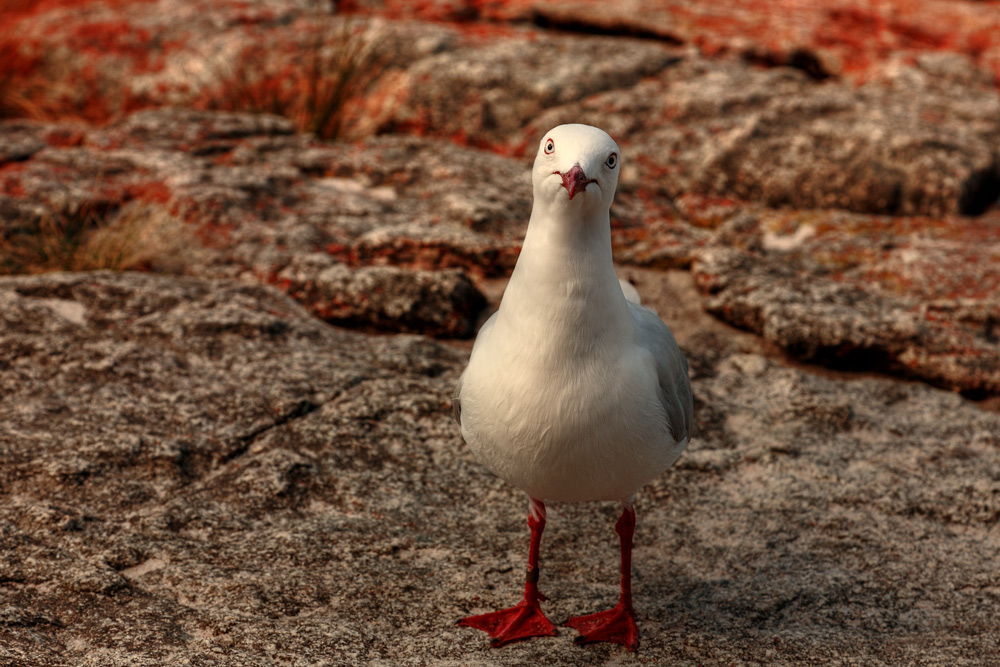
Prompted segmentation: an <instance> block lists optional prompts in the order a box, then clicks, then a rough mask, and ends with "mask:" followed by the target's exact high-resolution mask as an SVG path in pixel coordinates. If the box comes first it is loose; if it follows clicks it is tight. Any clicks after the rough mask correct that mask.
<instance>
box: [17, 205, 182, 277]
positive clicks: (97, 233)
mask: <svg viewBox="0 0 1000 667" xmlns="http://www.w3.org/2000/svg"><path fill="white" fill-rule="evenodd" d="M190 247H192V238H191V235H190V234H189V233H188V231H187V229H186V228H185V226H184V223H183V222H182V221H181V220H179V219H177V218H176V217H175V216H174V215H173V214H171V213H170V211H169V210H168V209H167V208H165V207H163V206H161V205H158V204H151V203H147V202H135V203H133V204H130V205H128V206H126V207H125V208H123V209H121V210H120V211H119V212H118V213H117V214H115V215H113V216H109V217H104V216H101V215H99V214H96V213H94V212H93V211H87V210H82V211H78V212H76V213H60V214H50V215H47V216H45V217H44V218H43V219H42V220H41V221H39V224H38V228H37V229H36V230H32V231H17V232H14V233H12V234H11V235H10V236H8V237H7V238H4V239H0V274H4V275H11V274H24V273H31V274H36V273H47V272H50V271H98V270H111V271H130V270H138V271H155V272H161V273H183V272H184V270H185V267H186V266H187V264H188V263H189V261H188V260H189V257H188V252H189V250H188V249H189V248H190Z"/></svg>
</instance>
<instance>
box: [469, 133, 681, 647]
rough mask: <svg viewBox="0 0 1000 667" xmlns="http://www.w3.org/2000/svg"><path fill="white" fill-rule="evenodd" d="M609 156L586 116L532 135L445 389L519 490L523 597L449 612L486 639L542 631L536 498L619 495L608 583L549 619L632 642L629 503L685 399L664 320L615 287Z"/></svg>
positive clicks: (603, 638)
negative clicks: (590, 604)
mask: <svg viewBox="0 0 1000 667" xmlns="http://www.w3.org/2000/svg"><path fill="white" fill-rule="evenodd" d="M620 167H621V165H620V151H619V148H618V145H617V144H616V143H615V142H614V140H613V139H612V138H611V137H610V136H609V135H608V134H607V133H605V132H604V131H603V130H600V129H598V128H596V127H590V126H587V125H560V126H559V127H556V128H554V129H552V130H551V131H549V132H548V133H546V134H545V135H544V138H543V139H542V141H541V143H540V144H539V147H538V154H537V156H536V157H535V163H534V167H533V171H532V184H533V189H534V204H533V206H532V211H531V218H530V220H529V223H528V229H527V232H526V234H525V237H524V244H523V246H522V250H521V254H520V256H519V257H518V260H517V265H516V266H515V268H514V272H513V274H512V275H511V279H510V283H509V284H508V286H507V289H506V291H505V292H504V295H503V299H502V301H501V303H500V308H499V310H498V311H497V312H496V313H495V314H494V315H493V316H492V317H491V318H490V319H489V320H487V322H486V323H485V324H484V325H483V327H482V329H481V330H480V332H479V335H478V336H477V338H476V342H475V345H474V346H473V348H472V355H471V357H470V359H469V365H468V367H467V368H466V369H465V371H464V373H463V374H462V377H461V378H460V379H459V382H458V386H457V387H456V389H455V395H454V413H455V417H456V419H457V420H458V422H459V424H460V425H461V428H462V436H463V437H464V438H465V441H466V442H467V443H468V445H469V447H470V448H471V450H472V452H473V453H474V454H475V456H476V458H477V459H478V460H479V461H480V462H482V463H483V464H484V465H485V466H486V467H487V468H489V469H490V470H492V471H493V472H494V473H496V474H497V475H499V476H500V477H501V478H503V479H504V480H506V481H507V482H509V483H510V484H513V485H514V486H517V487H518V488H520V489H522V490H523V491H524V492H525V493H526V494H527V495H528V499H529V510H528V526H529V528H530V529H531V542H530V547H529V551H528V572H527V577H526V580H525V585H524V597H523V599H522V600H521V601H520V602H519V603H518V604H517V605H515V606H513V607H511V608H509V609H501V610H499V611H494V612H490V613H487V614H481V615H477V616H469V617H468V618H464V619H462V620H461V621H459V624H460V625H463V626H467V627H471V628H477V629H480V630H483V631H485V632H487V633H489V635H490V637H491V639H492V644H493V645H494V646H502V645H504V644H507V643H509V642H513V641H517V640H521V639H527V638H529V637H536V636H544V635H554V634H556V628H555V626H554V625H553V624H552V622H551V621H550V620H549V619H548V618H547V617H546V616H545V614H544V612H542V609H541V606H540V604H539V603H540V602H541V601H544V600H545V599H546V598H545V596H544V595H543V594H542V593H541V592H539V590H538V574H539V569H538V551H539V544H540V542H541V537H542V531H543V530H544V528H545V503H546V502H548V501H586V500H617V501H620V502H621V504H622V514H621V518H620V519H619V520H618V522H617V523H616V524H615V531H616V532H617V533H618V536H619V539H620V542H621V597H620V598H619V600H618V603H617V604H616V605H615V606H614V607H613V608H611V609H608V610H605V611H599V612H597V613H594V614H589V615H586V616H577V617H574V618H570V619H569V620H567V621H566V622H565V623H564V624H563V625H566V626H569V627H571V628H574V629H576V630H577V631H578V632H579V636H578V637H577V638H576V642H577V643H590V642H615V643H618V644H622V645H624V646H626V647H628V648H629V649H630V650H635V649H636V648H637V647H638V645H639V632H638V628H637V627H636V623H635V612H634V611H633V608H632V591H631V570H632V566H631V562H632V536H633V532H634V529H635V510H634V509H633V505H632V503H633V500H634V498H635V495H636V493H637V492H638V491H639V489H641V488H642V487H643V486H644V485H645V484H647V483H648V482H650V481H651V480H653V479H654V478H656V477H657V476H658V475H660V474H661V473H662V472H663V471H665V470H666V469H667V468H669V467H670V466H671V465H673V463H674V461H676V460H677V458H678V457H679V456H680V453H681V451H682V450H683V449H684V447H685V446H686V445H687V442H688V439H689V438H690V435H691V427H692V421H693V405H692V397H691V384H690V381H689V379H688V365H687V360H686V359H685V358H684V355H683V353H682V352H681V351H680V349H679V348H678V346H677V342H676V341H675V340H674V336H673V334H672V333H671V332H670V329H669V328H667V325H666V324H664V323H663V321H662V320H661V319H660V318H659V317H658V316H657V315H656V314H654V313H653V312H652V311H650V310H648V309H647V308H644V307H643V306H641V305H640V304H639V303H638V299H637V298H636V297H635V294H634V290H631V289H628V290H627V291H629V293H630V296H629V297H628V298H626V295H625V290H626V288H623V285H622V284H621V283H620V282H619V280H618V277H617V276H616V274H615V270H614V265H613V263H612V258H611V216H610V209H611V203H612V201H613V200H614V195H615V188H616V187H617V184H618V173H619V170H620ZM628 287H629V288H630V287H631V286H628Z"/></svg>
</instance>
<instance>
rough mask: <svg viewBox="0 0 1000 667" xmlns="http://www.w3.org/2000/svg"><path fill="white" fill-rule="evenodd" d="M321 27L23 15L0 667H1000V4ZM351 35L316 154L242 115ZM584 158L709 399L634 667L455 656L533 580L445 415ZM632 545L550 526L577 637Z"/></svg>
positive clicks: (602, 520)
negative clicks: (569, 150) (350, 71)
mask: <svg viewBox="0 0 1000 667" xmlns="http://www.w3.org/2000/svg"><path fill="white" fill-rule="evenodd" d="M335 4H336V3H335ZM339 5H340V13H339V14H335V15H329V16H328V15H326V14H325V12H328V11H329V9H330V8H329V7H328V6H326V5H325V3H324V5H323V6H322V7H318V6H317V5H315V4H312V3H308V2H290V1H289V2H267V3H263V2H260V3H256V2H251V3H247V2H226V1H225V0H201V1H199V0H191V1H187V2H181V1H180V0H139V1H128V0H116V1H113V2H112V1H109V2H78V3H66V2H62V3H56V2H42V3H10V5H9V7H7V8H6V9H5V10H3V11H6V15H5V16H4V17H3V18H4V19H5V21H4V26H5V29H3V30H0V56H4V57H5V59H6V60H5V62H7V63H10V64H9V65H8V66H7V68H6V70H4V71H3V72H0V114H3V115H6V116H8V117H9V118H8V119H7V120H2V121H0V235H2V236H0V239H2V244H0V260H2V266H0V269H2V270H3V273H8V274H13V275H9V276H6V277H0V540H2V548H0V664H11V665H132V664H138V665H162V664H174V663H178V664H193V665H215V664H218V665H230V664H234V665H235V664H244V665H319V664H330V665H341V664H344V665H348V664H454V665H487V664H503V665H505V664H510V665H514V664H528V663H531V664H534V663H541V664H560V665H561V664H566V665H571V664H609V665H618V664H647V663H651V664H659V663H664V664H666V663H671V664H691V665H709V664H769V665H770V664H788V665H801V664H866V665H867V664H886V665H900V664H927V665H931V664H948V665H981V664H982V665H986V664H992V663H994V662H995V660H996V655H998V654H1000V621H997V613H996V610H997V608H998V606H1000V587H998V586H997V580H998V575H1000V571H998V569H997V568H998V566H997V563H998V562H1000V559H998V556H1000V528H998V525H1000V398H998V397H1000V297H998V289H1000V206H998V204H997V200H998V198H1000V94H998V90H1000V87H998V80H997V75H998V73H1000V41H998V40H997V35H998V34H1000V4H998V3H997V2H996V1H991V0H980V1H974V0H958V1H954V2H953V1H947V2H946V1H945V0H923V1H921V2H904V1H903V0H879V1H878V2H863V3H862V2H854V1H851V0H841V1H838V2H829V3H802V2H791V1H787V2H771V3H753V2H748V3H740V7H739V8H738V9H735V8H732V7H731V6H730V3H724V2H716V1H714V0H705V1H704V2H699V3H687V2H679V1H676V0H656V1H655V2H649V3H637V2H632V3H627V2H626V3H600V2H589V1H585V0H576V1H573V2H560V3H549V2H544V1H542V0H518V1H516V2H513V1H512V2H506V3H499V2H498V3H473V2H456V1H454V0H438V1H434V2H423V3H408V2H407V3H404V2H395V1H393V0H381V1H378V0H372V1H370V2H369V1H364V2H352V3H339ZM320 10H322V13H321V11H320ZM11 26H13V27H11ZM991 26H994V27H991ZM994 28H995V29H994ZM330 34H333V35H338V36H339V37H338V39H339V40H341V42H343V41H344V40H348V42H349V43H351V44H356V46H357V48H358V49H359V51H358V53H360V54H361V55H359V56H358V58H359V59H358V60H357V61H356V62H358V63H362V64H361V65H359V66H358V67H359V68H360V70H361V71H360V73H358V74H357V75H356V76H355V77H354V78H353V79H352V81H351V85H350V86H346V84H345V87H346V89H347V90H348V92H347V93H345V99H344V106H343V108H342V111H341V112H340V115H338V116H337V117H336V122H335V123H333V124H332V125H323V127H322V128H317V127H312V129H313V130H315V131H316V132H319V133H320V134H321V135H324V137H317V136H315V135H314V134H311V133H310V132H309V131H308V130H309V129H310V128H309V127H308V126H307V125H304V122H305V121H304V120H303V118H304V117H303V116H302V115H301V114H300V113H299V112H300V111H301V109H302V107H295V106H294V105H293V107H291V108H292V111H288V109H289V108H290V107H283V108H282V109H274V110H278V111H283V112H285V116H284V117H283V116H281V115H276V114H263V115H261V114H250V113H246V112H243V111H239V110H238V109H239V108H240V104H244V105H245V103H247V100H250V101H252V100H254V99H259V97H255V96H259V95H260V94H262V93H261V92H260V91H261V90H262V89H264V88H266V87H267V86H271V85H278V84H275V83H274V82H273V81H269V82H262V81H261V80H256V79H252V78H251V79H246V78H245V77H247V76H248V75H247V74H246V73H245V72H246V71H247V70H246V69H245V67H247V63H250V64H252V65H253V67H254V68H256V69H257V70H259V71H263V72H265V73H269V74H268V76H270V75H271V74H274V76H275V77H276V79H275V81H292V82H293V83H295V82H297V81H300V80H299V79H295V77H296V76H300V77H301V76H302V72H303V71H304V70H308V69H309V68H308V67H306V66H304V65H303V64H302V61H303V59H305V60H306V61H307V64H308V58H307V57H305V56H302V54H303V53H306V54H309V53H312V51H310V49H314V48H316V46H315V45H316V44H320V48H321V50H324V49H325V50H330V49H334V56H335V57H334V56H331V57H334V59H333V60H330V59H329V58H326V56H324V58H325V59H324V60H323V62H325V63H327V64H329V63H331V62H341V61H337V60H336V57H341V56H338V55H337V53H340V52H336V50H335V47H336V44H337V43H340V42H336V41H321V42H317V41H316V40H317V39H318V37H322V36H324V35H330ZM324 39H326V38H324ZM350 40H357V41H356V42H351V41H350ZM324 53H325V51H324ZM296 58H297V60H296ZM352 62H355V61H352ZM233 63H236V64H235V65H233ZM240 63H243V64H242V65H241V64H240ZM241 67H244V69H240V68H241ZM269 68H272V69H269ZM241 72H243V73H242V74H241ZM239 77H244V78H243V79H240V78H239ZM304 81H305V82H306V83H308V78H307V79H305V80H304ZM323 81H324V82H325V81H326V80H325V79H324V80H323ZM265 84H266V85H265ZM296 85H298V84H296ZM253 86H258V87H257V88H253ZM305 87H306V88H308V86H305ZM251 89H252V90H251ZM268 90H271V89H269V88H268ZM288 90H292V89H287V90H285V89H282V91H284V92H282V91H279V93H280V94H279V93H276V95H278V96H279V97H280V96H282V95H285V94H286V92H288ZM295 90H299V89H295ZM272 92H273V90H272ZM300 92H301V91H300ZM288 94H291V93H288ZM269 99H270V98H269ZM234 100H235V102H234ZM236 102H238V103H236ZM567 121H577V122H586V123H590V124H594V125H598V126H601V127H604V128H605V129H607V130H608V131H609V132H610V133H611V134H612V135H614V136H615V137H616V139H617V140H618V141H619V143H620V145H621V146H622V149H623V170H622V176H621V181H620V188H619V194H618V197H617V199H616V204H615V207H614V208H613V210H612V216H613V241H614V244H615V253H616V260H617V262H618V264H619V272H620V275H621V276H622V277H624V278H627V279H629V280H630V281H631V282H633V284H634V285H635V286H636V288H637V290H638V291H639V293H640V295H641V296H642V298H643V300H644V301H645V302H646V303H648V304H649V305H651V307H653V308H654V309H656V310H657V311H658V312H659V313H660V315H661V316H662V317H664V319H665V320H666V321H667V322H668V323H669V324H670V325H671V327H672V328H673V329H674V330H675V332H676V333H677V337H678V340H679V341H680V343H681V346H682V347H683V349H684V351H685V353H686V354H687V356H688V359H689V361H690V363H691V372H692V380H693V386H694V391H695V400H696V431H697V437H696V438H695V439H694V440H693V441H692V443H691V445H690V448H689V450H688V452H687V453H685V455H684V456H682V458H681V460H680V461H679V462H678V464H677V465H676V466H675V467H674V469H672V470H671V471H669V472H668V473H667V474H665V475H664V476H663V477H662V478H660V479H659V480H657V481H655V482H654V483H652V484H651V485H650V486H649V487H648V488H647V489H645V490H644V491H643V492H642V493H641V494H640V496H639V499H638V501H637V512H638V516H639V523H638V528H637V532H636V550H635V557H634V560H635V575H634V576H635V597H636V606H637V612H638V616H639V622H640V627H641V632H642V636H641V647H640V650H639V652H638V654H636V655H632V654H629V653H627V652H625V651H624V650H623V649H621V648H620V647H616V646H603V645H595V646H590V647H585V648H580V647H576V646H574V645H573V644H572V641H571V637H572V636H573V634H574V632H573V631H571V630H565V631H563V632H562V633H561V635H560V636H558V637H554V638H540V639H535V640H532V641H529V642H524V643H520V644H516V645H513V646H510V647H506V648H503V649H500V650H491V649H490V648H489V647H488V642H487V640H486V637H485V635H483V634H482V633H479V632H476V631H473V630H468V629H461V628H458V627H456V626H455V624H454V623H455V621H456V620H457V619H458V618H460V617H461V616H464V615H468V614H472V613H480V612H482V611H486V610H488V609H492V608H495V607H498V606H505V605H509V604H511V603H513V602H514V601H515V600H516V598H517V596H518V587H519V584H520V581H519V580H520V579H522V576H523V575H522V574H521V571H522V567H523V561H524V558H525V550H526V545H527V529H526V526H525V521H524V519H525V516H524V510H525V502H524V499H523V498H522V497H521V496H520V495H519V492H517V491H515V490H513V489H511V488H509V487H507V486H506V485H505V484H503V483H502V482H500V481H498V480H497V479H495V478H493V477H492V476H491V475H490V474H489V473H488V472H486V471H485V470H484V469H483V468H481V467H480V466H479V465H478V464H476V462H475V461H474V460H473V459H472V457H471V455H470V454H469V452H468V450H467V449H466V448H465V446H464V444H463V443H462V441H461V437H460V435H459V433H458V429H457V426H456V425H455V424H454V422H453V421H452V420H451V416H450V405H449V401H450V394H451V390H452V387H453V386H454V382H455V380H456V378H457V377H458V374H459V373H460V372H461V369H462V367H463V364H464V361H465V359H466V358H467V355H468V350H469V346H470V343H469V340H470V337H471V336H472V335H473V334H474V332H475V330H476V327H477V326H478V324H479V322H481V321H482V319H483V318H484V317H485V315H486V314H488V312H489V311H490V309H491V308H492V307H495V305H496V303H497V302H498V300H499V297H500V295H501V294H502V291H503V286H504V282H505V278H506V276H507V275H508V274H509V272H510V270H511V268H512V267H513V265H514V262H515V261H516V258H517V254H518V250H519V245H520V240H521V238H522V237H523V233H524V228H525V224H526V221H527V217H528V213H529V211H530V207H531V198H530V179H529V176H528V165H529V164H530V160H531V158H532V155H533V152H534V150H535V149H534V146H535V145H536V142H537V140H538V139H539V138H540V136H541V134H542V133H543V132H544V131H545V130H546V129H548V128H549V127H551V126H553V125H555V124H558V123H561V122H567ZM324 128H325V129H324ZM330 128H334V129H330ZM334 130H336V131H335V132H334ZM327 131H329V132H334V133H335V134H336V136H327V135H326V134H324V133H327ZM102 266H112V267H113V268H126V269H131V270H129V271H126V272H120V271H116V272H110V271H90V270H84V269H95V268H100V267H102ZM51 269H63V270H62V271H57V272H51ZM66 269H69V271H67V270H66ZM43 270H49V272H44V273H38V274H37V275H23V274H27V273H36V272H39V271H43ZM616 511H617V510H616V508H615V507H614V506H613V505H612V504H599V503H595V504H591V505H581V506H565V505H564V506H560V505H556V506H553V507H552V508H551V512H550V522H549V528H548V530H547V532H546V536H545V543H544V545H543V553H542V562H543V574H542V585H543V590H544V591H545V592H546V594H547V595H548V596H549V598H550V600H549V602H547V603H546V607H545V608H546V611H547V612H548V613H549V614H550V616H551V617H552V618H553V619H556V620H562V619H565V618H567V617H569V616H572V615H578V614H581V613H585V612H587V611H592V610H596V609H598V608H601V607H604V606H608V605H609V604H611V603H612V602H613V600H614V599H615V596H616V594H617V592H616V591H617V581H616V568H617V556H616V544H615V540H614V537H615V536H614V533H613V531H612V525H613V523H614V519H615V516H616Z"/></svg>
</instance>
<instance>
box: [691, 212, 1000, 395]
mask: <svg viewBox="0 0 1000 667" xmlns="http://www.w3.org/2000/svg"><path fill="white" fill-rule="evenodd" d="M917 228H920V229H921V230H922V231H921V232H919V233H916V232H915V231H914V230H915V229H917ZM693 274H694V277H695V280H696V282H697V283H698V285H699V287H700V288H701V289H702V291H703V293H704V294H705V297H706V298H705V302H704V305H705V308H706V309H707V310H708V311H709V312H711V313H713V314H714V315H716V316H717V317H719V318H721V319H723V320H725V321H727V322H729V323H731V324H733V325H735V326H738V327H740V328H743V329H746V330H749V331H753V332H754V333H757V334H759V335H761V336H763V337H764V338H765V339H766V340H768V341H770V342H772V343H775V344H776V345H778V346H780V347H781V348H783V349H785V350H786V351H787V352H789V353H790V354H791V355H793V356H795V357H798V358H801V359H805V360H808V361H811V362H814V363H821V364H824V365H827V366H831V367H834V368H838V369H841V370H844V369H856V370H869V371H883V372H885V371H888V372H891V373H895V374H898V375H902V376H906V377H912V378H919V379H921V380H924V381H927V382H930V383H932V384H935V385H937V386H942V387H947V388H949V389H954V390H958V391H962V392H965V393H966V394H967V395H969V396H973V397H981V396H985V395H995V394H997V393H1000V344H998V324H997V323H998V322H1000V299H998V297H997V287H998V285H1000V226H998V225H997V223H996V214H995V213H992V214H990V215H989V216H983V218H981V219H980V220H968V219H961V218H945V219H935V220H920V219H913V218H910V219H899V218H886V217H875V216H857V215H851V214H845V213H837V212H817V211H812V212H775V211H756V212H748V211H744V212H743V213H741V214H739V215H737V216H735V217H733V218H732V219H731V220H729V221H728V222H727V223H725V224H724V225H722V226H721V227H720V228H719V230H718V231H717V233H716V236H715V237H714V239H713V242H711V243H709V244H706V246H705V247H704V248H703V249H702V250H700V251H698V252H697V253H696V258H695V262H694V264H693Z"/></svg>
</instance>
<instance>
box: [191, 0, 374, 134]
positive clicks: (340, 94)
mask: <svg viewBox="0 0 1000 667" xmlns="http://www.w3.org/2000/svg"><path fill="white" fill-rule="evenodd" d="M311 29H312V30H313V32H314V36H313V39H312V41H311V43H310V45H309V47H308V48H307V49H306V50H305V53H299V52H294V53H281V52H280V50H278V49H275V48H274V47H273V46H270V45H267V44H254V45H251V46H248V47H246V48H245V49H243V51H242V52H241V53H240V56H239V57H238V58H237V59H236V61H235V64H233V65H232V66H231V67H229V68H227V70H226V71H224V72H222V73H221V76H220V78H221V79H222V83H221V84H220V85H219V87H218V88H216V89H215V90H213V91H211V92H209V93H207V94H206V95H204V96H203V97H202V98H201V100H199V101H198V102H197V103H196V106H198V107H200V108H204V109H209V110H214V111H249V112H252V113H271V114H275V115H279V116H284V117H285V118H288V119H289V120H291V121H292V122H293V123H295V125H296V127H298V128H299V130H301V131H304V132H310V133H312V134H315V135H316V136H317V137H320V138H321V139H335V138H338V137H340V136H342V135H343V134H344V131H345V130H346V129H347V126H348V125H349V123H350V118H349V112H348V108H349V102H350V101H351V100H352V99H354V98H356V97H358V96H360V95H361V94H362V93H363V92H364V91H365V90H366V89H367V87H368V86H370V85H371V83H372V82H374V80H375V79H376V78H378V76H379V74H380V73H381V70H382V63H381V60H380V59H379V58H377V57H375V56H374V55H373V50H372V49H370V48H369V42H368V24H367V22H366V21H351V20H344V19H342V18H340V17H337V18H335V17H331V16H328V15H323V14H322V13H321V12H320V11H317V13H316V16H315V18H314V19H313V22H312V26H311Z"/></svg>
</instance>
